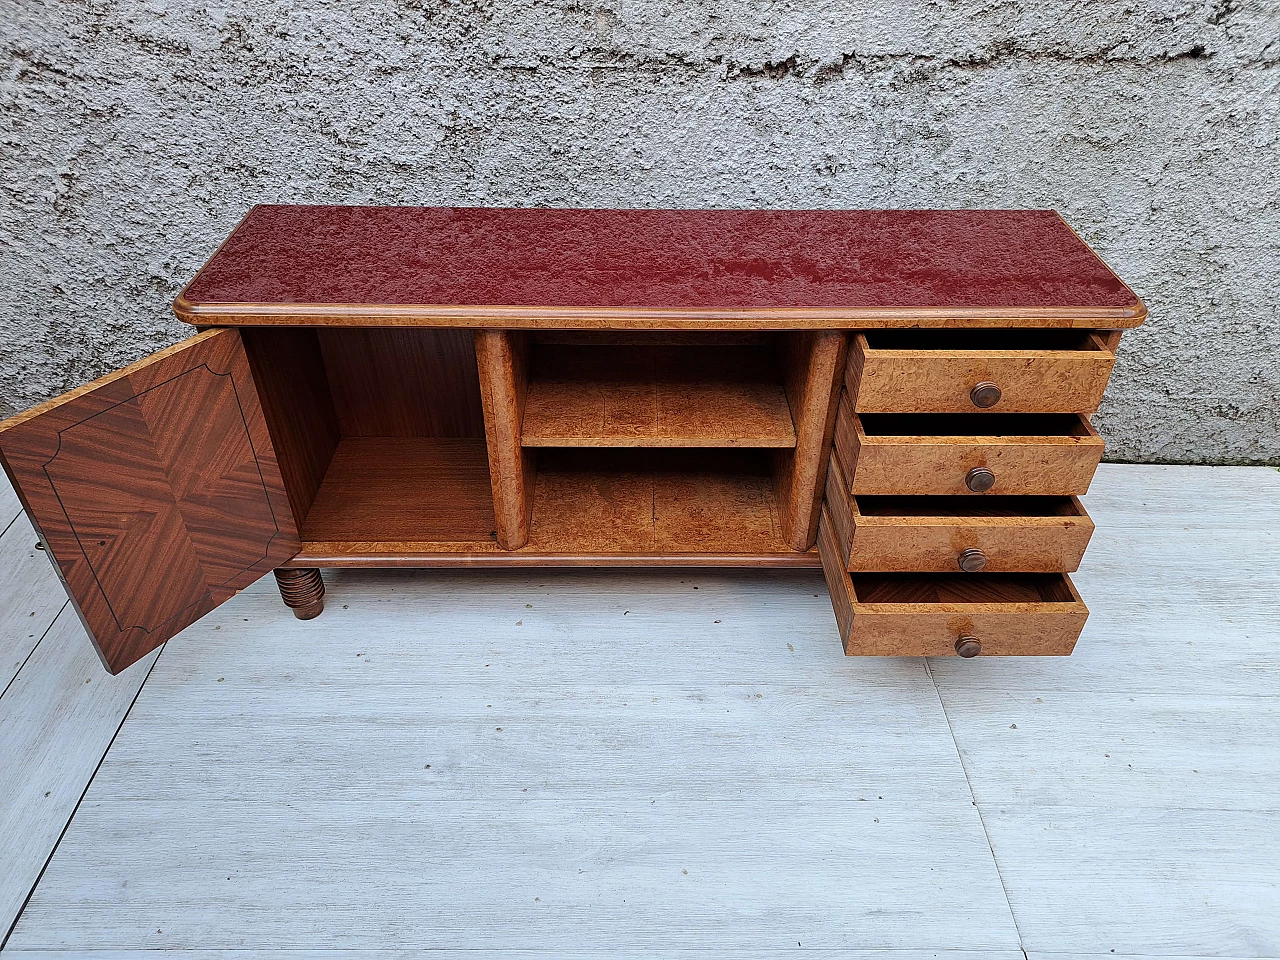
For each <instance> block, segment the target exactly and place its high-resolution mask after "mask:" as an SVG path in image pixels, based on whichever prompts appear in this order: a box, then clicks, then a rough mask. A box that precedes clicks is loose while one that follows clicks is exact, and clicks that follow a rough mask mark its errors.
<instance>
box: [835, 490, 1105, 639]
mask: <svg viewBox="0 0 1280 960" xmlns="http://www.w3.org/2000/svg"><path fill="white" fill-rule="evenodd" d="M818 552H819V554H820V555H821V557H822V568H823V572H824V574H825V575H826V579H827V588H828V590H830V592H831V604H832V607H833V608H834V609H835V614H836V622H837V624H838V625H839V628H840V639H841V642H842V643H843V644H844V652H845V653H846V654H847V655H849V656H881V657H941V656H957V655H959V656H975V655H979V654H980V655H982V656H1067V655H1069V654H1070V653H1071V651H1072V649H1074V647H1075V644H1076V640H1078V639H1079V637H1080V632H1081V631H1082V630H1083V629H1084V624H1085V620H1086V619H1088V616H1089V611H1088V608H1086V607H1085V605H1084V602H1083V601H1082V600H1081V599H1080V595H1079V594H1078V593H1077V592H1076V589H1075V587H1074V586H1073V585H1072V583H1071V581H1070V580H1069V579H1068V578H1067V577H1065V576H1063V575H1061V574H995V575H986V574H959V575H950V574H892V573H889V574H860V573H855V574H850V573H849V572H848V571H847V570H846V569H845V568H844V563H843V559H842V557H841V556H840V550H839V547H838V545H837V543H836V538H835V533H834V530H833V525H832V521H831V517H830V515H829V513H828V511H827V510H826V509H824V510H823V514H822V520H821V522H820V523H819V525H818Z"/></svg>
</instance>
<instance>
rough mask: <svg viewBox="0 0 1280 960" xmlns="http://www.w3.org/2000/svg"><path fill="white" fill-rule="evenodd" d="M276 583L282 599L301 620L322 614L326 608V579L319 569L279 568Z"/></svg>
mask: <svg viewBox="0 0 1280 960" xmlns="http://www.w3.org/2000/svg"><path fill="white" fill-rule="evenodd" d="M276 584H277V586H279V587H280V597H281V599H282V600H284V602H285V605H286V606H287V607H288V608H289V609H290V610H292V611H293V615H294V616H295V617H297V618H298V619H299V620H310V619H312V618H313V617H318V616H320V611H321V610H323V609H324V580H323V579H322V578H321V576H320V571H319V570H317V569H315V568H314V567H311V568H308V569H305V570H277V571H276Z"/></svg>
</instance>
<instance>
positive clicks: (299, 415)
mask: <svg viewBox="0 0 1280 960" xmlns="http://www.w3.org/2000/svg"><path fill="white" fill-rule="evenodd" d="M240 337H241V339H242V340H243V341H244V350H245V354H246V356H248V358H249V369H250V370H251V371H252V372H253V382H254V384H256V385H257V388H258V399H259V401H260V402H261V404H262V413H263V415H264V416H265V417H266V421H267V427H268V430H269V431H270V433H271V445H272V447H273V448H274V449H275V451H276V458H277V460H278V462H279V464H280V475H281V476H282V477H283V478H284V486H285V490H286V491H287V492H288V494H289V505H290V506H291V507H292V508H293V518H294V523H295V526H296V527H297V528H298V529H299V530H301V529H302V522H303V520H305V519H306V516H307V512H308V511H309V510H310V509H311V504H312V502H313V501H314V500H315V497H316V491H318V490H319V489H320V483H321V481H323V480H324V475H325V471H326V470H328V469H329V461H331V460H332V459H333V451H334V450H336V449H337V446H338V438H339V436H340V432H339V424H338V417H337V414H336V413H335V412H334V409H333V397H332V395H331V394H330V392H329V377H328V374H327V372H326V371H325V364H324V356H323V354H322V353H321V352H320V340H319V338H318V336H317V335H316V331H314V330H300V329H290V328H288V327H269V328H257V327H245V328H244V329H243V330H241V331H240Z"/></svg>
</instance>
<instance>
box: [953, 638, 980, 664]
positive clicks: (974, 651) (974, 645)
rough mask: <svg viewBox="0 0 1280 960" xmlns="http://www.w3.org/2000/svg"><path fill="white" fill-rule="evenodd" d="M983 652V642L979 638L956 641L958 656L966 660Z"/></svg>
mask: <svg viewBox="0 0 1280 960" xmlns="http://www.w3.org/2000/svg"><path fill="white" fill-rule="evenodd" d="M981 652H982V641H981V640H979V639H978V638H977V637H961V638H960V639H959V640H957V641H956V656H957V657H964V658H965V659H966V660H968V659H970V658H972V657H976V656H977V655H978V654H980V653H981Z"/></svg>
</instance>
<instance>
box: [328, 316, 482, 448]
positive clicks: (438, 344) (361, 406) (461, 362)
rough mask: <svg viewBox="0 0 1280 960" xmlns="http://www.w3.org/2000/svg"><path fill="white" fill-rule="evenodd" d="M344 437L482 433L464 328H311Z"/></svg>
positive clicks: (475, 380) (472, 357)
mask: <svg viewBox="0 0 1280 960" xmlns="http://www.w3.org/2000/svg"><path fill="white" fill-rule="evenodd" d="M318 335H319V338H320V349H321V351H322V352H323V354H324V362H325V367H326V368H327V370H328V374H329V388H330V391H331V392H332V395H333V406H334V410H335V412H336V413H337V416H338V424H339V428H340V430H341V433H342V436H344V437H483V436H484V411H483V410H482V408H481V405H480V378H479V375H478V374H477V372H476V353H475V347H474V345H473V340H472V334H471V331H470V330H429V329H416V330H415V329H377V328H364V329H350V330H333V329H326V330H320V331H318Z"/></svg>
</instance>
